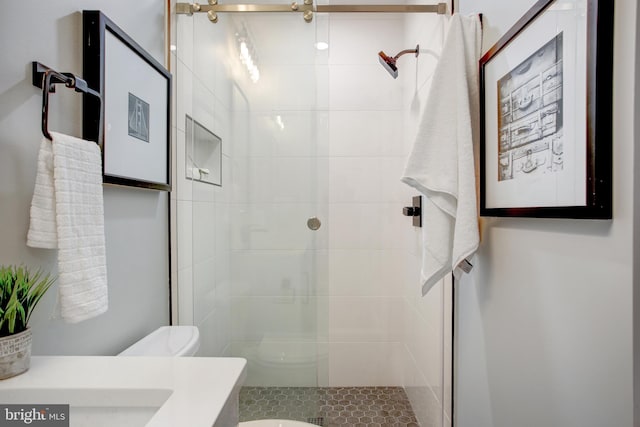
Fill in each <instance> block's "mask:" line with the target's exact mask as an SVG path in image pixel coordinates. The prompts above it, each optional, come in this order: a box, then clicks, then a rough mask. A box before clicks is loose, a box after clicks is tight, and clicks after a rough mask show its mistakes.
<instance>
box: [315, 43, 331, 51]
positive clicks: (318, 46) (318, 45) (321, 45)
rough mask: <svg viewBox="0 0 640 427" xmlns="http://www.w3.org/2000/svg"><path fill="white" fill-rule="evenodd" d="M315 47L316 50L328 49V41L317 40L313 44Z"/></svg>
mask: <svg viewBox="0 0 640 427" xmlns="http://www.w3.org/2000/svg"><path fill="white" fill-rule="evenodd" d="M315 46H316V49H318V50H327V49H329V43H327V42H318V43H316V44H315Z"/></svg>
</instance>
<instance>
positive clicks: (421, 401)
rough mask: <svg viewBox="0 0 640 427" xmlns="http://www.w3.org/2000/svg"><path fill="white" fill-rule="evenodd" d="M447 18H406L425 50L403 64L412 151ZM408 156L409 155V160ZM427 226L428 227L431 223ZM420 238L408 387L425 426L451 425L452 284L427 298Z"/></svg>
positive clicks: (409, 294) (412, 274)
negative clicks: (422, 289) (421, 279)
mask: <svg viewBox="0 0 640 427" xmlns="http://www.w3.org/2000/svg"><path fill="white" fill-rule="evenodd" d="M446 22H447V18H444V17H442V16H438V15H433V14H426V15H420V14H407V15H406V16H405V21H404V41H405V48H410V47H413V46H415V45H416V44H419V45H420V54H419V56H418V58H412V57H411V56H410V55H406V56H403V57H402V59H400V64H399V69H400V74H401V76H400V77H398V78H399V79H400V78H403V79H404V80H403V83H404V98H403V106H404V119H405V120H404V123H405V135H406V142H407V144H408V145H409V146H410V147H411V146H412V145H413V143H414V140H415V137H416V131H417V128H418V125H419V123H420V120H421V119H422V110H423V108H424V106H425V103H426V100H427V97H428V93H429V89H430V86H431V78H432V76H433V71H434V69H435V66H436V64H437V61H438V58H439V55H440V53H441V48H442V44H443V42H444V36H445V32H446ZM408 154H409V153H407V155H408ZM424 220H427V221H428V218H425V219H424ZM421 253H422V250H421V233H420V232H419V231H417V230H416V232H415V233H414V235H413V240H412V244H411V246H410V249H409V254H408V260H409V268H408V270H409V273H408V274H409V279H408V280H407V281H406V282H405V283H406V284H407V288H406V289H405V293H404V296H405V299H404V321H405V326H404V330H405V350H406V351H405V353H404V358H405V359H404V362H403V367H404V380H405V382H404V386H405V390H406V391H407V395H408V396H409V400H410V401H411V405H412V406H413V409H414V411H415V413H416V416H417V418H418V420H419V422H420V424H421V425H423V426H440V425H442V426H450V425H451V401H450V396H451V360H452V359H451V352H452V349H451V342H452V321H451V320H452V317H451V303H452V299H451V287H452V284H451V278H450V277H449V278H446V279H445V280H443V281H442V282H440V283H439V284H437V285H436V286H434V287H433V288H432V289H431V290H430V291H429V293H428V294H427V295H426V296H425V297H422V296H421V295H420V292H419V289H420V286H419V285H418V284H417V278H419V277H420V263H421Z"/></svg>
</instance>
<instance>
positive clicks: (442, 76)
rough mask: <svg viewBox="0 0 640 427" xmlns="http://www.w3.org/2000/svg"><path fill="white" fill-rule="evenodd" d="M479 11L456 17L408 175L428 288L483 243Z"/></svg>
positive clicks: (423, 278) (449, 31) (435, 77)
mask: <svg viewBox="0 0 640 427" xmlns="http://www.w3.org/2000/svg"><path fill="white" fill-rule="evenodd" d="M481 32H482V31H481V22H480V19H479V16H477V15H476V16H473V17H462V16H460V15H454V16H453V17H452V18H451V23H450V25H449V30H448V32H447V37H446V39H445V42H444V47H443V50H442V54H441V56H440V61H439V62H438V64H437V65H436V70H435V72H434V75H433V80H432V83H431V89H430V92H429V97H428V99H427V102H426V106H425V109H424V112H423V116H422V120H421V122H420V124H419V126H418V132H417V136H416V140H415V143H414V146H413V150H412V152H411V154H410V156H409V159H408V160H407V164H406V167H405V172H404V176H403V177H402V181H403V182H404V183H406V184H408V185H410V186H411V187H413V188H415V189H416V190H418V192H420V193H421V194H422V195H423V196H424V197H423V199H424V200H423V204H422V218H423V220H422V221H423V225H422V233H423V236H422V241H423V245H422V252H423V253H422V281H423V285H422V294H423V295H425V294H426V293H427V292H428V291H429V289H431V287H432V286H433V285H434V284H436V283H437V282H438V281H439V280H440V279H442V278H443V277H444V276H445V275H446V274H448V273H449V272H451V271H452V270H454V269H455V268H456V267H458V266H459V265H460V264H461V263H463V262H464V261H465V259H466V258H468V257H470V256H471V255H473V253H475V251H476V250H477V248H478V245H479V240H480V239H479V231H478V214H477V203H476V178H475V177H476V175H475V167H474V163H475V162H474V153H473V147H474V141H477V138H478V136H479V86H478V60H479V59H480V53H481Z"/></svg>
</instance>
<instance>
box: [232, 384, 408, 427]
mask: <svg viewBox="0 0 640 427" xmlns="http://www.w3.org/2000/svg"><path fill="white" fill-rule="evenodd" d="M267 418H270V419H274V418H275V419H287V420H296V421H304V422H307V423H310V424H315V425H319V426H324V427H334V426H350V427H418V422H417V420H416V417H415V415H414V413H413V410H412V409H411V404H410V403H409V399H408V398H407V395H406V394H405V392H404V390H403V389H402V387H243V388H242V389H241V390H240V421H251V420H259V419H267Z"/></svg>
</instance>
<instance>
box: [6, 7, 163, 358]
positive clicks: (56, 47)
mask: <svg viewBox="0 0 640 427" xmlns="http://www.w3.org/2000/svg"><path fill="white" fill-rule="evenodd" d="M83 9H100V10H102V11H103V12H104V13H105V14H106V15H107V16H109V17H110V18H111V19H112V20H113V21H114V22H116V23H117V24H118V25H119V26H120V27H121V28H122V29H123V30H124V31H125V32H127V33H128V34H129V35H130V36H131V37H132V38H133V39H135V40H136V41H137V42H138V43H139V44H140V45H141V46H142V47H143V48H145V49H146V50H147V51H148V52H149V53H150V54H151V55H152V56H153V57H154V58H156V59H157V60H158V61H160V62H161V63H162V62H164V37H163V34H164V2H162V1H160V0H142V1H139V2H136V3H135V4H129V3H126V4H125V3H117V2H116V3H114V2H110V1H93V2H86V1H81V0H62V1H57V2H55V3H51V2H42V1H32V0H28V1H24V2H20V3H5V4H3V6H2V13H1V14H0V52H2V62H1V65H0V235H1V236H2V237H0V264H21V263H23V264H25V265H28V266H31V267H42V268H44V269H46V270H49V271H51V272H53V273H55V272H56V271H57V265H56V253H55V251H52V250H45V249H31V248H27V247H26V234H27V228H28V224H29V205H30V202H31V196H32V194H33V186H34V182H35V172H36V161H37V155H38V148H39V145H40V140H41V138H42V133H41V131H40V119H41V117H40V109H41V103H42V95H41V91H40V90H39V89H37V88H36V87H34V86H32V84H31V61H40V62H42V63H44V64H46V65H49V66H51V67H54V68H56V69H58V70H59V71H69V72H73V73H77V74H78V75H80V76H82V13H81V12H82V10H83ZM140 17H144V18H143V19H140ZM81 106H82V100H81V95H78V94H74V93H72V91H70V90H66V89H59V90H58V91H57V92H56V94H54V95H52V96H51V106H50V116H49V120H50V123H49V127H50V129H51V130H56V131H59V132H63V133H68V134H72V135H77V136H81V134H82V126H81V123H82V121H81V120H82V107H81ZM104 199H105V231H106V243H107V270H108V279H109V306H110V308H109V311H108V312H107V313H106V314H103V315H101V316H99V317H97V318H94V319H91V320H88V321H85V322H82V323H80V324H74V325H69V324H66V323H64V322H63V321H61V320H59V319H52V315H53V313H54V305H55V294H56V292H57V288H54V289H52V290H51V291H49V293H48V294H47V295H46V297H45V299H44V300H43V301H42V302H41V303H40V305H39V307H38V308H37V310H36V312H35V314H34V316H33V318H32V320H31V326H32V327H33V333H34V347H33V351H34V353H35V354H75V355H82V354H96V355H98V354H104V355H109V354H115V353H117V352H119V351H121V350H123V349H124V348H125V347H126V346H128V345H130V344H131V343H133V342H134V341H136V340H138V339H140V338H141V337H142V336H144V335H145V334H147V333H149V332H151V331H152V330H153V329H155V328H157V327H159V326H161V325H165V324H168V322H169V263H168V253H169V247H168V245H169V224H168V203H169V195H168V193H165V192H157V191H146V190H139V189H133V188H123V187H115V186H105V187H104Z"/></svg>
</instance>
